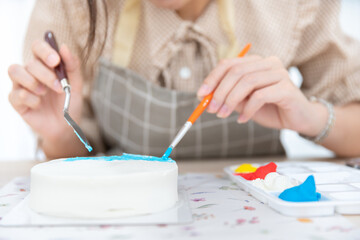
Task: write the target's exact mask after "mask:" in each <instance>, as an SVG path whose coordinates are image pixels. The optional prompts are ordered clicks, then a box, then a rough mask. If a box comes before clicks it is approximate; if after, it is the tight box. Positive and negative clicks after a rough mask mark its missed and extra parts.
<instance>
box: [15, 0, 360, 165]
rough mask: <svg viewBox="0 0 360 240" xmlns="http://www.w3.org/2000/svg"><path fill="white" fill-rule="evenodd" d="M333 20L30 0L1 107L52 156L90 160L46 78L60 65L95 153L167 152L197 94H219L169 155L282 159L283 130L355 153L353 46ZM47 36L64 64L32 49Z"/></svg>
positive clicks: (295, 10)
mask: <svg viewBox="0 0 360 240" xmlns="http://www.w3.org/2000/svg"><path fill="white" fill-rule="evenodd" d="M339 9H340V3H339V1H335V0H334V1H326V2H325V1H315V0H314V1H292V2H291V4H289V2H288V1H277V0H273V1H250V0H246V1H230V0H229V1H225V0H217V1H215V0H197V1H190V0H166V1H165V0H143V1H141V0H124V1H111V0H107V1H104V2H100V1H92V0H88V1H87V4H86V2H85V1H75V2H74V1H71V0H67V1H66V0H64V1H58V0H51V1H49V0H38V1H37V3H36V5H35V8H34V11H33V14H32V17H31V20H30V25H29V30H28V34H27V37H26V41H25V64H24V65H23V66H20V65H12V66H10V67H9V75H10V78H11V79H12V80H13V86H14V87H13V90H12V91H11V93H10V95H9V100H10V102H11V104H12V105H13V106H14V108H15V109H16V110H17V111H18V112H19V114H20V115H21V116H22V117H23V119H24V120H25V121H26V122H27V123H28V124H29V125H30V126H31V127H32V129H33V130H34V132H35V133H37V134H38V136H39V139H40V140H41V142H40V144H41V147H42V149H43V150H44V152H45V154H46V155H47V157H48V158H58V157H67V156H83V155H87V154H88V153H87V152H86V149H85V148H84V147H82V144H81V142H80V141H78V139H77V138H76V136H75V135H74V134H73V132H72V129H71V128H70V127H69V126H67V124H66V122H65V121H64V119H63V116H62V112H61V110H62V105H63V100H64V94H63V92H62V89H61V87H60V84H59V82H58V80H57V79H56V76H55V74H54V71H53V69H54V67H55V66H57V64H59V61H60V56H61V58H62V59H63V61H64V62H65V65H66V70H67V72H68V78H69V81H70V84H71V87H72V96H73V97H72V100H71V104H70V108H71V109H70V112H71V115H72V116H73V117H74V118H75V120H76V121H78V122H80V123H81V127H82V128H83V130H84V131H85V132H86V134H87V136H88V138H89V139H90V142H91V144H92V145H94V146H95V151H96V152H103V151H110V152H112V153H114V152H115V153H119V152H121V151H125V152H134V153H139V154H150V155H157V156H160V155H162V153H163V152H164V150H165V149H166V147H167V146H168V144H169V143H170V141H171V140H172V138H173V137H174V135H175V134H176V132H177V130H178V129H179V128H180V127H181V125H182V124H183V123H184V122H185V121H186V119H187V117H188V116H189V115H190V113H191V112H192V110H193V109H194V107H195V106H196V105H197V104H198V101H197V99H196V95H195V92H196V91H197V97H198V98H202V97H204V96H205V95H207V94H209V93H210V92H212V91H214V98H213V100H212V102H211V103H210V105H209V107H208V112H209V113H204V114H203V115H202V116H201V118H200V119H199V120H198V121H197V122H196V124H195V125H194V127H193V128H192V129H191V130H190V131H189V133H188V134H187V135H186V136H185V138H184V139H183V140H182V142H181V143H180V144H179V145H178V147H177V148H176V150H175V152H174V153H173V155H172V156H173V157H176V158H177V159H179V158H186V157H192V158H194V157H197V158H201V157H231V156H244V155H258V154H280V153H283V148H282V146H281V144H280V142H279V131H278V129H283V128H287V129H292V130H295V131H297V132H298V133H300V134H302V135H304V136H307V137H308V138H310V139H312V140H314V141H315V142H317V143H319V144H322V145H323V146H325V147H327V148H329V149H331V150H333V151H334V152H335V153H336V154H338V155H343V156H355V155H359V154H360V148H359V146H358V145H359V142H360V121H359V119H360V104H359V102H358V101H359V99H360V60H359V57H360V48H359V43H358V42H356V41H354V40H352V39H350V38H348V37H347V36H345V35H344V34H343V33H342V31H341V29H340V26H339V22H338V13H339ZM47 30H52V31H54V33H55V35H56V36H57V39H58V42H59V43H63V45H62V46H61V49H60V56H59V55H58V54H57V53H56V52H55V51H54V50H53V49H51V48H50V47H49V45H47V44H46V43H45V42H44V41H43V40H40V39H41V38H42V36H43V34H44V32H45V31H47ZM248 42H251V43H252V49H251V50H250V52H249V54H248V55H247V56H245V57H244V58H241V59H239V58H236V55H237V53H238V52H239V51H240V50H241V48H242V47H243V46H245V44H246V43H248ZM85 46H86V47H87V49H88V52H86V51H84V49H85ZM99 56H100V58H99ZM78 57H79V58H78ZM79 59H81V61H80V60H79ZM98 59H100V60H98ZM290 66H296V67H298V68H299V70H300V72H301V74H302V76H303V85H302V88H301V89H298V88H297V87H295V86H294V85H293V84H292V82H291V81H290V79H289V75H288V73H287V70H286V69H287V68H289V67H290ZM311 96H314V97H317V98H316V99H315V100H309V98H310V97H311ZM332 104H334V107H333V105H332ZM335 119H336V121H335ZM250 120H251V121H250Z"/></svg>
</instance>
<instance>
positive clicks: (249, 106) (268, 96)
mask: <svg viewBox="0 0 360 240" xmlns="http://www.w3.org/2000/svg"><path fill="white" fill-rule="evenodd" d="M282 92H283V88H282V84H281V83H277V84H275V85H271V86H269V87H266V88H262V89H259V90H257V91H255V92H254V93H253V94H252V95H251V96H250V98H249V100H248V101H247V103H246V105H245V106H244V110H243V112H242V113H241V114H240V116H239V118H238V122H239V123H244V122H247V121H249V120H250V119H251V118H252V117H253V116H254V115H255V114H256V112H258V111H259V110H260V109H261V108H262V107H263V106H264V105H265V104H269V103H274V104H277V103H278V102H279V101H281V99H282Z"/></svg>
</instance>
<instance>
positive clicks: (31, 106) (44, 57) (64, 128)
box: [8, 41, 83, 146]
mask: <svg viewBox="0 0 360 240" xmlns="http://www.w3.org/2000/svg"><path fill="white" fill-rule="evenodd" d="M32 52H33V55H34V59H33V60H31V61H29V62H28V63H26V64H25V66H21V65H11V66H10V67H9V69H8V72H9V76H10V78H11V80H12V81H13V88H12V90H11V92H10V94H9V101H10V103H11V104H12V106H13V107H14V109H15V110H16V111H17V112H18V113H19V114H20V115H21V117H22V118H23V119H24V120H25V122H26V123H27V124H29V126H30V127H31V128H32V129H33V131H34V132H35V133H37V134H38V135H39V136H40V137H41V138H42V140H43V141H44V143H46V144H48V145H53V146H54V145H56V144H58V146H60V145H61V141H62V140H64V141H65V140H69V139H72V137H73V135H74V133H73V131H72V129H71V127H70V126H69V125H68V124H67V123H66V121H65V120H64V114H63V105H64V99H65V94H64V92H63V90H62V87H61V85H60V82H59V79H57V77H56V75H55V72H54V67H55V66H57V65H58V64H59V62H60V56H59V54H58V53H57V52H56V51H55V50H54V49H52V48H51V47H50V45H48V44H47V43H46V42H45V41H36V42H34V44H33V45H32ZM60 55H61V57H62V59H63V61H64V63H65V66H66V71H67V74H68V78H69V79H68V80H69V82H70V83H71V104H70V115H71V116H72V118H74V120H75V121H77V122H78V121H79V120H80V117H81V111H82V94H81V91H82V84H83V79H82V75H81V69H80V63H79V60H78V59H77V58H76V57H74V56H73V55H72V54H71V52H70V51H69V49H68V47H66V46H65V45H64V46H62V47H61V48H60Z"/></svg>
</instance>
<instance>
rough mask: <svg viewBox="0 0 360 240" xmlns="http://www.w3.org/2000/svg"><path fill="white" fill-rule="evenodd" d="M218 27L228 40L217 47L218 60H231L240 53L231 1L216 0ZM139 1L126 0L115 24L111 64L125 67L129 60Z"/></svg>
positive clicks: (138, 17)
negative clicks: (227, 43)
mask: <svg viewBox="0 0 360 240" xmlns="http://www.w3.org/2000/svg"><path fill="white" fill-rule="evenodd" d="M217 4H218V9H219V18H220V25H221V27H222V29H223V30H224V32H225V34H226V35H227V37H228V39H229V45H219V46H218V49H217V50H218V51H217V52H218V58H219V59H223V58H233V57H236V56H237V54H238V53H239V51H240V47H239V44H238V41H237V39H236V36H235V14H234V2H233V0H217ZM140 14H141V0H126V1H125V3H124V6H123V9H122V11H121V13H120V17H119V20H118V22H117V28H116V32H115V41H114V55H113V63H115V64H116V65H118V66H122V67H127V66H128V65H129V63H130V60H131V53H132V51H133V48H134V43H135V39H136V33H137V30H138V26H139V23H140Z"/></svg>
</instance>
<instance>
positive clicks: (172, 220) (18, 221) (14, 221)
mask: <svg viewBox="0 0 360 240" xmlns="http://www.w3.org/2000/svg"><path fill="white" fill-rule="evenodd" d="M28 201H29V195H28V196H27V197H26V198H25V199H24V200H23V201H21V202H20V203H19V204H18V205H17V206H15V207H14V208H13V209H12V210H11V211H10V212H9V213H8V214H7V215H5V216H4V217H3V219H2V220H1V222H0V226H2V227H39V226H52V227H54V226H57V227H64V226H90V225H92V226H93V225H97V226H98V225H158V224H188V223H191V222H192V221H193V219H192V212H191V209H190V206H189V201H188V197H187V195H186V192H185V191H184V190H182V189H179V200H178V202H177V203H176V205H175V206H174V207H172V208H171V209H168V210H166V211H162V212H158V213H153V214H148V215H141V216H133V217H124V218H114V219H96V220H95V219H94V220H91V219H75V218H59V217H51V216H46V215H42V214H38V213H36V212H34V211H33V210H32V209H30V207H29V206H28V205H29V204H28Z"/></svg>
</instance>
